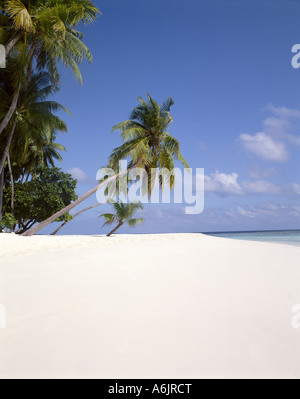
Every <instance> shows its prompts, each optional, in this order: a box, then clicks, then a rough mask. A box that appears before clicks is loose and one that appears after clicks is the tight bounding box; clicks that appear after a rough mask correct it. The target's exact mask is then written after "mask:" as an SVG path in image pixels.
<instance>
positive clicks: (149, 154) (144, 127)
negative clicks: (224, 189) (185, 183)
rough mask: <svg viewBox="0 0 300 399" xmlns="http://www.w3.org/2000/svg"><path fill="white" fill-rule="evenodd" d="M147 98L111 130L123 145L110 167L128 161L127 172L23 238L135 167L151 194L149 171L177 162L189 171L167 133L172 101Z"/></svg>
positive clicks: (112, 159) (73, 206)
mask: <svg viewBox="0 0 300 399" xmlns="http://www.w3.org/2000/svg"><path fill="white" fill-rule="evenodd" d="M147 97H148V102H146V101H144V100H143V99H142V98H139V105H138V106H137V107H136V108H135V109H134V110H133V112H132V114H131V120H128V121H125V122H122V123H120V124H119V125H117V126H115V127H114V128H113V131H115V130H119V131H120V132H121V138H122V140H123V142H124V144H122V145H121V146H120V147H118V148H116V149H115V150H114V151H113V153H112V155H111V157H110V163H109V164H110V166H111V167H113V168H114V170H117V166H118V163H119V161H121V160H122V159H128V160H129V168H128V170H127V171H124V172H122V173H121V174H116V175H115V176H113V177H110V178H109V179H107V180H105V181H102V182H101V183H100V184H98V185H97V186H96V187H94V188H93V189H91V190H90V191H89V192H87V193H86V194H84V195H83V196H82V197H80V198H78V200H77V201H75V202H74V203H72V204H71V205H69V206H68V207H66V208H64V209H62V210H61V211H59V212H57V213H56V214H55V215H53V216H51V217H50V218H49V219H47V220H45V221H44V222H42V223H40V224H39V225H37V226H34V227H33V228H32V229H31V230H29V231H28V232H27V233H25V235H26V236H32V235H34V234H36V233H38V232H39V231H40V230H42V229H43V228H44V227H46V226H48V225H49V224H50V223H52V222H54V221H55V220H56V219H58V218H59V217H61V216H62V215H64V214H65V213H67V212H69V211H71V210H72V209H73V208H75V207H76V206H78V205H79V204H81V203H82V202H83V201H85V200H86V199H87V198H89V197H90V196H92V195H94V194H95V193H96V192H97V190H99V189H100V188H102V187H105V186H106V185H107V184H108V183H111V182H113V181H115V180H116V179H118V178H119V177H121V176H122V175H125V174H127V173H128V172H129V171H130V170H132V169H134V168H136V167H141V168H145V169H146V171H147V172H148V175H149V184H150V192H151V189H152V187H153V186H154V184H155V181H151V173H150V170H151V168H161V169H162V168H170V170H172V168H173V166H174V162H175V160H178V161H180V162H181V163H182V164H183V165H184V166H185V167H187V168H188V164H187V162H186V160H185V159H184V158H183V156H182V155H181V151H180V144H179V142H178V141H177V140H176V139H175V138H173V137H172V136H171V135H170V134H169V133H168V132H167V130H168V128H169V126H170V124H171V123H172V122H173V118H172V116H171V114H170V111H171V107H172V106H173V105H174V101H173V99H172V98H169V99H168V100H167V101H166V102H165V103H163V104H162V105H161V106H160V105H159V104H158V103H157V102H156V101H154V100H153V98H152V97H151V96H150V95H149V94H147ZM169 184H170V185H171V188H172V187H173V186H174V177H171V178H170V181H169Z"/></svg>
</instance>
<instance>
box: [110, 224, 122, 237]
mask: <svg viewBox="0 0 300 399" xmlns="http://www.w3.org/2000/svg"><path fill="white" fill-rule="evenodd" d="M123 224H124V223H123V222H121V223H119V224H118V226H117V227H115V228H114V229H113V231H111V232H110V233H109V234H107V236H106V237H111V236H112V235H113V234H115V232H116V231H117V230H119V228H120V227H122V226H123Z"/></svg>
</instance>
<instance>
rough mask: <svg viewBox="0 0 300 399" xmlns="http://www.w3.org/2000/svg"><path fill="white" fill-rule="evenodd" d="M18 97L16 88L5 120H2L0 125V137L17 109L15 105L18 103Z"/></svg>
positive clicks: (18, 90) (18, 93) (18, 92)
mask: <svg viewBox="0 0 300 399" xmlns="http://www.w3.org/2000/svg"><path fill="white" fill-rule="evenodd" d="M19 96H20V87H18V89H17V90H16V92H15V94H14V96H13V100H12V103H11V106H10V108H9V110H8V112H7V114H6V116H5V118H4V119H3V121H2V122H1V124H0V135H1V134H2V133H3V130H4V129H5V128H6V126H7V125H8V124H9V121H10V120H11V118H12V116H13V114H14V112H15V110H16V108H17V104H18V101H19Z"/></svg>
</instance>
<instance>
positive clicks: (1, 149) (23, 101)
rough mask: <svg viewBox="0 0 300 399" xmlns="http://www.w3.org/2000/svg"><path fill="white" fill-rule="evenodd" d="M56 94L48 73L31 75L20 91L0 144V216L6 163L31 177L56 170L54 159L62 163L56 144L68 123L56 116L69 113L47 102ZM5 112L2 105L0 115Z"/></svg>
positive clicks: (62, 148) (63, 108) (59, 148)
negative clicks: (51, 168) (41, 169)
mask: <svg viewBox="0 0 300 399" xmlns="http://www.w3.org/2000/svg"><path fill="white" fill-rule="evenodd" d="M0 91H1V86H0ZM56 91H57V87H56V86H55V85H53V84H51V82H50V76H49V74H47V73H46V72H40V73H38V74H35V75H32V76H31V79H30V80H29V82H28V85H26V86H24V87H22V90H21V91H20V97H19V101H18V107H17V112H16V116H14V118H13V120H12V121H10V123H9V125H8V128H7V129H6V130H5V131H4V133H3V136H2V137H1V141H0V176H1V178H0V216H1V214H2V207H1V203H2V201H1V199H2V196H3V189H4V184H2V183H3V181H4V180H3V179H4V167H5V163H6V161H9V163H10V164H13V165H14V166H17V167H18V168H19V170H21V169H23V170H24V173H26V174H27V175H30V174H31V173H32V171H34V170H35V169H36V168H37V167H38V166H48V165H52V166H53V165H54V159H58V160H61V156H60V154H59V151H64V150H65V148H64V147H63V146H61V145H60V144H57V143H55V140H56V135H57V132H63V133H64V132H67V131H68V129H67V125H66V124H65V122H63V121H62V120H61V119H60V118H59V117H57V116H56V115H54V114H53V112H56V111H60V110H63V111H65V112H68V113H69V111H68V110H67V109H66V108H65V107H63V106H62V105H60V104H58V103H57V102H55V101H47V97H48V96H49V95H51V94H52V93H53V92H56ZM1 100H2V101H1V103H2V104H3V102H5V101H6V100H7V101H8V98H7V97H6V96H4V97H3V98H1ZM2 109H3V108H2V107H1V104H0V115H1V111H2ZM10 161H11V162H10ZM8 166H9V165H8ZM11 175H12V174H11ZM11 184H12V185H13V181H11Z"/></svg>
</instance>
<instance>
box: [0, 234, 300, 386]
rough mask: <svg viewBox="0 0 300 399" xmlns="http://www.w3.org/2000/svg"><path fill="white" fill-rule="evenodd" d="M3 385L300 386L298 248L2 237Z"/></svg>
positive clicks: (191, 238) (187, 240) (167, 239)
mask: <svg viewBox="0 0 300 399" xmlns="http://www.w3.org/2000/svg"><path fill="white" fill-rule="evenodd" d="M0 256H1V257H0V304H3V305H5V307H6V311H7V328H6V329H2V330H0V378H6V377H8V378H16V377H21V378H28V377H32V378H52V377H65V378H67V377H71V378H77V377H81V378H85V377H86V378H94V377H95V378H143V377H144V378H189V377H191V378H204V377H208V378H217V377H221V378H222V377H225V378H226V377H235V378H242V377H246V378H251V377H253V378H254V377H257V378H266V377H271V378H277V377H280V378H300V330H295V329H293V328H292V326H291V319H292V314H291V308H292V306H293V305H295V304H300V289H299V288H300V248H299V247H292V246H285V245H277V244H264V243H251V242H239V241H231V240H225V239H217V238H212V237H205V236H202V235H200V234H194V235H162V236H118V237H116V238H111V239H107V238H105V237H33V238H21V237H15V236H9V235H0Z"/></svg>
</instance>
